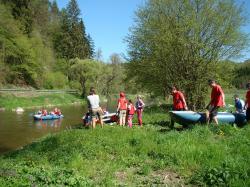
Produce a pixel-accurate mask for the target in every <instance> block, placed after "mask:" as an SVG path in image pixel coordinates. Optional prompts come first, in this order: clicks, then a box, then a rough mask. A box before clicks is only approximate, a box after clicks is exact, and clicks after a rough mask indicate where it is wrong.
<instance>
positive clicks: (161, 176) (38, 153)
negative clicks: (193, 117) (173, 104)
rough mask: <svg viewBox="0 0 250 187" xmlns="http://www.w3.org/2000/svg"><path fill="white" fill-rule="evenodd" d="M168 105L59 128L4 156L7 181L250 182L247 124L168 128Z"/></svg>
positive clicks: (0, 160) (0, 176)
mask: <svg viewBox="0 0 250 187" xmlns="http://www.w3.org/2000/svg"><path fill="white" fill-rule="evenodd" d="M168 120H169V119H168V116H167V115H166V112H165V109H164V107H163V108H158V107H151V108H149V109H147V110H146V111H145V113H144V122H145V125H144V127H143V128H140V127H137V126H134V127H133V128H132V129H129V128H125V127H119V126H105V127H104V128H103V129H101V128H100V127H97V128H96V129H95V130H92V129H82V128H80V129H72V130H66V131H63V132H60V133H58V134H54V135H48V136H47V137H45V138H43V139H42V140H39V141H38V142H35V143H32V144H31V145H28V146H26V147H25V148H24V149H22V150H19V151H15V152H12V153H9V154H6V155H4V156H1V157H0V165H1V166H0V184H1V185H3V186H32V185H34V186H64V185H68V186H97V185H99V186H116V185H117V186H119V185H120V186H125V185H127V186H150V185H153V184H155V185H169V186H181V185H183V184H187V185H189V184H191V185H195V186H196V185H201V186H206V185H207V186H216V185H217V186H249V185H250V151H249V148H250V126H246V127H244V128H234V127H231V126H229V125H222V126H219V127H213V126H211V127H207V126H195V127H193V128H191V129H184V130H181V129H179V130H178V129H174V130H170V129H169V128H168V127H167V124H168Z"/></svg>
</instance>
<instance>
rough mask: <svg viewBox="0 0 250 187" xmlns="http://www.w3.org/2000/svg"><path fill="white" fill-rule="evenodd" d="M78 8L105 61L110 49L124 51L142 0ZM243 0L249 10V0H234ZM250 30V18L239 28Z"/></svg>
mask: <svg viewBox="0 0 250 187" xmlns="http://www.w3.org/2000/svg"><path fill="white" fill-rule="evenodd" d="M68 2H69V0H57V3H58V6H59V8H60V9H62V8H64V7H66V6H67V4H68ZM77 2H78V5H79V8H80V9H81V17H82V18H83V21H84V24H85V27H86V32H87V33H89V34H90V36H91V37H92V39H93V40H94V43H95V50H97V49H98V48H100V49H101V50H102V55H103V60H104V61H108V59H109V57H110V55H111V54H112V53H118V54H126V48H127V44H126V43H125V42H124V38H125V37H126V36H127V35H128V33H129V27H131V26H132V25H133V17H134V12H135V11H136V10H137V8H138V6H139V5H141V4H143V2H144V0H77ZM241 2H244V5H245V8H246V9H247V11H248V12H249V13H250V0H237V3H241ZM242 29H243V30H244V31H245V32H250V22H249V23H248V24H247V25H246V26H245V27H243V28H242ZM244 55H245V56H244V57H241V58H238V59H234V60H236V61H238V62H239V61H244V60H246V59H249V58H250V51H249V50H248V51H246V52H245V53H244Z"/></svg>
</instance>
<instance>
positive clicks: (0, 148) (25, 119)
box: [0, 105, 87, 154]
mask: <svg viewBox="0 0 250 187" xmlns="http://www.w3.org/2000/svg"><path fill="white" fill-rule="evenodd" d="M59 108H60V109H61V111H62V113H63V115H64V116H65V117H64V118H63V119H59V120H47V121H46V120H45V121H34V120H33V113H34V112H35V110H34V109H33V110H31V109H29V110H25V111H24V112H23V113H16V112H11V111H3V112H0V153H1V154H2V153H5V152H8V151H12V150H15V149H18V148H21V147H22V146H24V145H27V144H29V143H31V142H33V141H35V140H36V139H39V138H41V137H43V136H45V135H46V134H49V133H56V132H59V131H61V130H64V129H67V128H70V127H72V126H74V125H79V124H81V123H82V121H81V118H82V116H83V114H84V113H85V112H86V110H87V108H86V107H85V106H82V105H69V106H60V107H59ZM48 109H49V110H48V111H50V110H52V108H48Z"/></svg>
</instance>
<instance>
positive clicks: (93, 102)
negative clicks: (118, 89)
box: [87, 87, 103, 128]
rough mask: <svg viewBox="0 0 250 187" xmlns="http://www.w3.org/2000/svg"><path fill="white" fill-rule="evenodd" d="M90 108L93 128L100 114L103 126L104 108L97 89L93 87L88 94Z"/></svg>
mask: <svg viewBox="0 0 250 187" xmlns="http://www.w3.org/2000/svg"><path fill="white" fill-rule="evenodd" d="M87 101H88V108H89V112H90V115H91V118H92V120H91V125H92V127H93V128H95V126H96V121H97V120H96V116H98V118H99V121H100V124H101V127H103V121H102V109H101V107H100V99H99V95H97V94H96V92H95V89H94V88H93V87H91V88H90V93H89V96H87Z"/></svg>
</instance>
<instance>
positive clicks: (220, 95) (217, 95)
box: [206, 80, 225, 125]
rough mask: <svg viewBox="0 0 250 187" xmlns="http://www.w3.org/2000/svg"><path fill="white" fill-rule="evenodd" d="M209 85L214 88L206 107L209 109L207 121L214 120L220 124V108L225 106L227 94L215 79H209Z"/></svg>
mask: <svg viewBox="0 0 250 187" xmlns="http://www.w3.org/2000/svg"><path fill="white" fill-rule="evenodd" d="M208 85H209V86H210V87H211V88H212V92H211V99H210V102H209V104H208V105H207V107H206V109H207V110H208V114H207V122H208V123H210V122H211V121H212V120H213V121H214V122H215V124H216V125H218V119H217V114H218V109H219V108H220V107H224V106H225V95H224V92H223V90H222V88H221V86H220V85H218V84H216V82H215V80H208Z"/></svg>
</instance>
